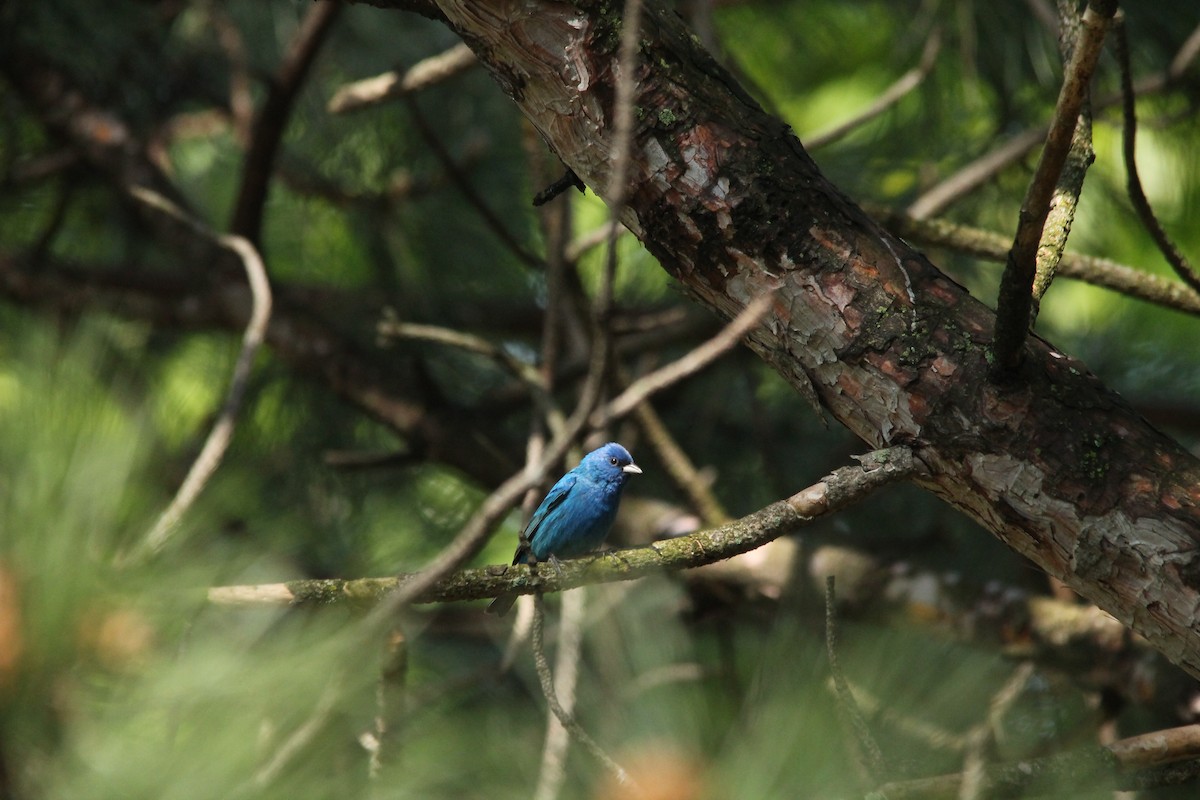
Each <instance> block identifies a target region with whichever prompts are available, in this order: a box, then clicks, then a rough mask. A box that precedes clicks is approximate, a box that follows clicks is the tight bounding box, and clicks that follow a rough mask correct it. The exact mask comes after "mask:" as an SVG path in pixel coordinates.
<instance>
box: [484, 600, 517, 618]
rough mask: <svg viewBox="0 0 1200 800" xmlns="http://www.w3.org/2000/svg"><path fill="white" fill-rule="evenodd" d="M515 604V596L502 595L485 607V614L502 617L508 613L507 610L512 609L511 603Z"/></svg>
mask: <svg viewBox="0 0 1200 800" xmlns="http://www.w3.org/2000/svg"><path fill="white" fill-rule="evenodd" d="M515 602H517V596H516V595H515V594H502V595H499V596H498V597H497V598H496V599H495V600H493V601H492V602H491V605H489V606H488V607H487V613H489V614H494V615H496V616H497V617H503V616H504V615H505V614H507V613H508V610H509V609H510V608H512V607H513V603H515Z"/></svg>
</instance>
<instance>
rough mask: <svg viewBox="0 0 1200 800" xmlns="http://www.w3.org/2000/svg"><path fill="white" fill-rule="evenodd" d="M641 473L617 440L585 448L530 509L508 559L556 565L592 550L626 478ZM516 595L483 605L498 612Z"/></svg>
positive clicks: (609, 520) (613, 513)
mask: <svg viewBox="0 0 1200 800" xmlns="http://www.w3.org/2000/svg"><path fill="white" fill-rule="evenodd" d="M641 472H642V470H641V468H640V467H638V465H637V464H635V463H633V456H631V455H629V451H628V450H626V449H625V448H624V447H622V446H621V445H619V444H617V443H616V442H609V443H608V444H606V445H604V446H603V447H598V448H596V449H595V450H593V451H592V452H590V453H588V454H587V455H586V456H584V457H583V460H582V461H580V462H579V466H577V467H575V469H573V470H571V471H570V472H568V473H567V474H566V475H563V476H562V477H561V478H559V479H558V483H556V484H554V486H553V487H552V488H551V489H550V491H549V493H548V494H547V495H546V497H545V499H544V500H542V503H541V505H539V506H538V507H537V511H534V512H533V516H532V517H530V518H529V524H528V525H527V526H525V532H524V533H522V534H521V544H520V545H519V546H518V547H517V553H516V555H515V556H513V562H512V563H514V564H536V563H537V562H539V561H549V562H550V563H551V564H553V565H554V566H555V568H556V569H557V568H558V559H559V558H560V557H562V558H570V557H572V556H581V555H583V554H584V553H588V552H591V551H592V550H595V549H596V548H597V547H599V546H600V544H601V543H602V542H603V541H604V537H606V536H608V530H609V528H611V527H612V524H613V520H614V519H615V518H616V516H617V506H618V505H619V504H620V502H621V490H622V489H624V488H625V482H626V481H628V480H629V476H630V475H640V474H641ZM516 599H517V595H516V594H502V595H500V596H499V597H497V598H496V599H495V600H493V601H492V604H491V605H490V606H488V609H487V610H488V613H489V614H495V615H497V616H503V615H504V614H506V613H508V610H509V609H510V608H512V604H513V603H514V602H516Z"/></svg>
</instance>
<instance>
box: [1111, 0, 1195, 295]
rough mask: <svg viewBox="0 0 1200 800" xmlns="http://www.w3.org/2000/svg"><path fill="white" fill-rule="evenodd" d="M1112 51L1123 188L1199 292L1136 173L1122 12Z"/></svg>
mask: <svg viewBox="0 0 1200 800" xmlns="http://www.w3.org/2000/svg"><path fill="white" fill-rule="evenodd" d="M1113 51H1114V52H1115V53H1116V55H1117V64H1118V65H1119V67H1120V71H1121V97H1122V102H1121V112H1122V116H1123V118H1124V121H1125V128H1124V136H1123V137H1122V140H1121V149H1122V152H1123V153H1124V155H1125V175H1126V188H1127V190H1128V192H1129V199H1130V200H1131V201H1132V202H1133V208H1134V210H1136V211H1137V215H1138V218H1139V219H1141V221H1142V224H1143V225H1144V226H1145V227H1146V230H1148V231H1149V232H1150V236H1151V237H1152V238H1153V239H1154V243H1155V244H1156V245H1158V249H1159V251H1160V252H1161V253H1162V254H1163V257H1164V258H1166V259H1167V263H1168V264H1170V265H1171V269H1173V270H1175V274H1176V275H1178V276H1179V278H1180V280H1182V281H1183V282H1184V283H1186V284H1187V285H1188V286H1189V287H1190V288H1191V289H1192V291H1194V292H1200V275H1197V274H1196V271H1195V270H1194V269H1193V268H1192V265H1191V264H1189V263H1188V260H1187V259H1186V258H1184V256H1183V253H1181V252H1180V251H1179V248H1178V247H1176V246H1175V243H1174V242H1172V241H1171V237H1169V236H1167V232H1166V231H1165V230H1164V229H1163V226H1162V223H1160V222H1159V221H1158V217H1157V216H1155V214H1154V209H1153V208H1151V207H1150V201H1149V200H1148V199H1147V198H1146V192H1145V191H1144V190H1143V189H1142V179H1141V178H1140V177H1139V176H1138V168H1137V107H1136V100H1137V96H1136V94H1135V93H1134V88H1133V76H1132V74H1131V72H1132V71H1131V69H1130V66H1129V42H1128V37H1127V36H1126V33H1125V15H1124V14H1123V13H1122V14H1120V15H1119V16H1118V17H1117V22H1116V31H1115V38H1114V41H1113Z"/></svg>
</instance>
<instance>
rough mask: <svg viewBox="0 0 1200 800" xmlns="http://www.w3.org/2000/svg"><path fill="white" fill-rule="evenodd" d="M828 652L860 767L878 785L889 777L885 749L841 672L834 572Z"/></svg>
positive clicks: (828, 581)
mask: <svg viewBox="0 0 1200 800" xmlns="http://www.w3.org/2000/svg"><path fill="white" fill-rule="evenodd" d="M825 652H826V654H827V655H828V657H829V673H830V675H831V676H832V677H833V686H834V690H835V691H836V693H837V699H838V706H837V708H838V713H839V714H840V715H841V716H842V718H843V719H844V720H845V722H846V724H847V725H848V727H849V728H850V730H851V731H852V732H853V733H854V741H855V744H856V747H855V752H856V753H857V754H858V757H859V761H860V766H861V767H862V768H863V770H864V771H865V772H866V773H867V776H868V777H869V778H870V783H871V785H872V786H878V785H879V784H880V783H882V782H883V781H884V780H886V779H887V761H885V760H884V758H883V751H882V750H880V749H879V744H878V743H877V742H876V741H875V737H874V736H872V735H871V728H870V726H869V725H867V720H866V718H865V717H864V716H863V713H862V709H860V708H859V707H858V703H857V702H855V700H854V693H853V692H851V691H850V683H849V682H848V681H847V680H846V674H845V673H844V672H842V665H841V662H840V661H839V660H838V654H837V594H836V591H835V588H834V577H833V576H832V575H828V576H826V578H825Z"/></svg>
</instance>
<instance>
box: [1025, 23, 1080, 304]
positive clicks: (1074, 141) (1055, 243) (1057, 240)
mask: <svg viewBox="0 0 1200 800" xmlns="http://www.w3.org/2000/svg"><path fill="white" fill-rule="evenodd" d="M1058 8H1059V14H1060V15H1061V17H1062V20H1061V23H1060V25H1059V29H1060V31H1061V32H1062V33H1061V34H1060V37H1059V48H1060V50H1061V52H1062V61H1063V65H1064V68H1066V67H1067V66H1069V64H1070V62H1071V56H1072V54H1073V53H1074V51H1075V44H1076V41H1077V40H1078V39H1079V37H1080V36H1081V25H1082V20H1081V19H1080V17H1079V13H1078V12H1077V11H1076V9H1075V4H1074V0H1060V2H1059V4H1058ZM1090 100H1091V93H1090V92H1089V93H1088V95H1087V96H1086V97H1085V98H1084V101H1083V105H1082V106H1080V109H1079V118H1078V120H1076V123H1075V130H1074V131H1073V132H1072V134H1071V144H1070V147H1069V148H1068V150H1067V157H1066V161H1065V162H1064V164H1063V169H1062V173H1061V174H1060V175H1059V178H1058V182H1057V184H1056V185H1055V187H1054V194H1053V195H1052V196H1051V198H1050V209H1049V212H1048V213H1047V215H1046V222H1045V225H1044V226H1043V229H1042V237H1041V241H1040V242H1039V243H1038V248H1037V256H1036V258H1035V264H1036V266H1035V271H1034V277H1033V289H1032V292H1033V308H1032V317H1033V318H1036V317H1037V314H1038V311H1039V309H1040V306H1041V301H1042V297H1043V296H1045V294H1046V291H1047V290H1048V289H1049V288H1050V284H1051V283H1053V281H1054V276H1055V275H1056V274H1057V272H1058V265H1059V263H1060V262H1061V261H1062V255H1063V251H1064V250H1066V248H1067V239H1068V237H1069V236H1070V235H1071V225H1072V224H1073V223H1074V221H1075V210H1076V208H1078V206H1079V195H1080V192H1082V191H1083V181H1084V178H1085V177H1087V171H1088V168H1089V167H1090V166H1091V165H1092V162H1093V161H1095V160H1096V154H1095V152H1094V151H1093V150H1092V108H1091V102H1090Z"/></svg>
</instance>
